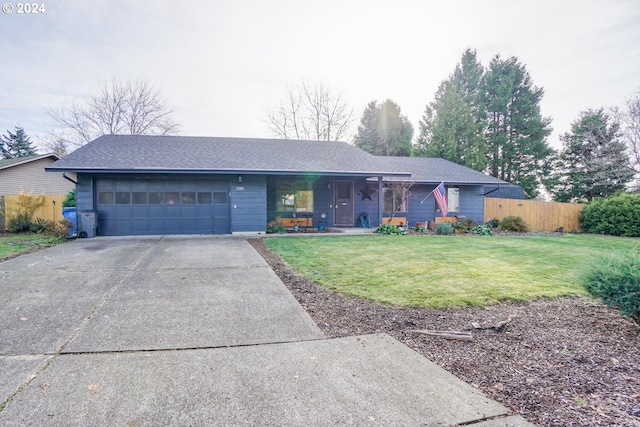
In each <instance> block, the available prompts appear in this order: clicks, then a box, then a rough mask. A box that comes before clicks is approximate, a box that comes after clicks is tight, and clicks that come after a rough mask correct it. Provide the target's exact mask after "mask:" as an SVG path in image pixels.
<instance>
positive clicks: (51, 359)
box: [0, 236, 164, 412]
mask: <svg viewBox="0 0 640 427" xmlns="http://www.w3.org/2000/svg"><path fill="white" fill-rule="evenodd" d="M163 238H164V236H160V237H159V238H158V239H156V240H155V241H154V242H153V243H151V244H150V245H149V247H148V248H147V249H146V250H145V251H144V253H143V254H142V255H140V256H139V257H138V259H137V260H136V261H135V262H134V263H133V264H131V266H130V267H129V268H128V269H127V270H126V271H125V272H124V273H123V274H122V275H121V276H120V277H119V278H118V279H117V280H116V282H115V284H114V285H113V286H112V287H111V289H109V290H108V291H107V292H106V293H105V294H104V295H103V296H102V298H100V301H99V302H98V303H97V304H96V305H95V306H94V307H93V308H92V309H91V310H90V311H89V314H87V316H85V318H84V319H82V321H81V322H80V324H79V325H78V326H77V327H76V328H75V329H73V332H72V333H71V335H69V336H68V337H67V339H66V340H65V341H64V342H63V343H62V345H61V346H60V347H59V348H58V350H57V351H56V352H55V353H54V354H52V355H50V357H48V358H47V359H46V360H45V362H44V364H43V365H42V367H41V368H38V369H37V370H36V371H35V372H33V373H32V374H31V375H30V376H29V377H28V378H27V379H26V380H25V381H24V382H23V383H22V384H20V385H19V386H18V388H17V389H16V391H14V392H13V393H12V394H11V395H10V396H9V397H7V399H5V400H4V402H2V403H0V412H2V411H3V410H4V408H5V407H6V406H7V404H8V403H9V402H11V401H12V400H13V399H14V398H15V397H16V396H18V395H19V394H20V393H21V392H22V390H24V389H25V388H26V387H27V386H28V385H29V384H31V382H32V381H33V380H35V379H36V378H38V376H39V375H40V374H41V373H42V372H44V371H45V370H46V369H47V368H48V367H49V366H51V364H52V363H53V362H54V361H55V360H56V358H57V357H58V356H60V354H62V352H63V351H64V350H65V348H67V346H68V345H69V344H70V343H71V341H73V340H74V338H75V337H77V336H78V334H79V333H80V331H82V329H83V328H84V327H85V326H86V325H87V323H89V320H91V318H92V317H93V315H94V314H95V313H96V312H97V311H98V310H99V309H100V308H101V307H102V306H103V305H104V304H105V303H106V302H107V301H108V300H109V298H110V297H111V295H112V294H113V293H114V292H115V291H116V290H118V288H119V287H120V285H121V284H122V282H123V281H124V280H125V279H126V278H127V277H128V276H129V275H130V274H131V272H132V271H134V270H135V269H136V268H137V267H138V265H140V262H142V260H143V259H144V258H145V257H146V256H147V255H149V253H150V252H151V250H152V249H153V248H154V247H155V246H156V245H157V244H158V243H159V242H160V241H161V240H162V239H163Z"/></svg>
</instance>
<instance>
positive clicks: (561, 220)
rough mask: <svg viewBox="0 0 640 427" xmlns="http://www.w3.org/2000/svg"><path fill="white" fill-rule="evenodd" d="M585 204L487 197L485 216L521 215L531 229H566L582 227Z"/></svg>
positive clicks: (573, 229)
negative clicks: (580, 218)
mask: <svg viewBox="0 0 640 427" xmlns="http://www.w3.org/2000/svg"><path fill="white" fill-rule="evenodd" d="M584 206H585V205H583V204H576V203H557V202H540V201H537V200H514V199H496V198H491V197H485V199H484V217H485V219H486V220H490V219H493V218H498V219H502V218H504V217H505V216H509V215H517V216H521V217H522V218H523V219H524V220H525V221H526V222H527V224H528V225H529V228H530V229H531V230H536V231H556V230H557V229H558V227H562V228H563V229H564V231H566V232H569V231H575V230H579V229H580V221H579V220H578V217H579V215H580V211H581V210H582V208H583V207H584Z"/></svg>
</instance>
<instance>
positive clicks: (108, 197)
mask: <svg viewBox="0 0 640 427" xmlns="http://www.w3.org/2000/svg"><path fill="white" fill-rule="evenodd" d="M98 203H99V204H101V205H112V204H113V193H112V192H111V191H100V192H99V193H98Z"/></svg>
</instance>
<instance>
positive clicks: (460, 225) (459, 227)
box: [452, 218, 478, 233]
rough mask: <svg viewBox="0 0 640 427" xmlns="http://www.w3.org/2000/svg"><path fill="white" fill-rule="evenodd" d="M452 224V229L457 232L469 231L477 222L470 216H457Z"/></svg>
mask: <svg viewBox="0 0 640 427" xmlns="http://www.w3.org/2000/svg"><path fill="white" fill-rule="evenodd" d="M452 225H453V229H454V230H455V231H456V232H458V233H469V232H471V230H472V229H473V227H475V226H476V225H478V223H477V222H475V221H474V220H473V219H471V218H468V219H467V218H458V220H457V221H456V222H454V223H453V224H452Z"/></svg>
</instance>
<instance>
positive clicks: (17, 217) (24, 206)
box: [7, 192, 44, 233]
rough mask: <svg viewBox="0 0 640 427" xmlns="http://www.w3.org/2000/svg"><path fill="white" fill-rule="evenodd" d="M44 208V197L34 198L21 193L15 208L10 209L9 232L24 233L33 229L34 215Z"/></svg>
mask: <svg viewBox="0 0 640 427" xmlns="http://www.w3.org/2000/svg"><path fill="white" fill-rule="evenodd" d="M42 206H44V196H33V195H31V194H24V193H22V192H20V194H19V195H18V201H17V204H16V206H15V207H12V208H10V209H9V214H8V215H7V216H8V221H7V231H9V232H10V233H22V232H25V231H29V230H30V228H31V223H32V220H31V219H32V218H33V214H34V213H35V212H36V210H37V209H38V208H40V207H42Z"/></svg>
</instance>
